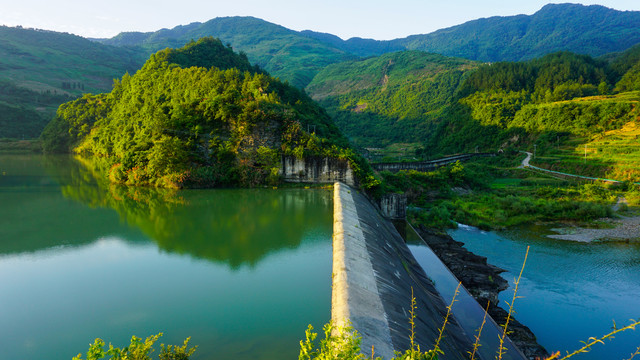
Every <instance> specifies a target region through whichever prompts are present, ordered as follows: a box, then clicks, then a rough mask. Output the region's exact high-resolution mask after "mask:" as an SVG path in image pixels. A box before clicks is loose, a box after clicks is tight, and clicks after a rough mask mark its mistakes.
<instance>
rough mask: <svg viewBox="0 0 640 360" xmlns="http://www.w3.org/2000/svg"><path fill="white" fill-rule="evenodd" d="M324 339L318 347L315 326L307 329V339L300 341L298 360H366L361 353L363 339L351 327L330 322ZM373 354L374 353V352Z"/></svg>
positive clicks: (325, 330)
mask: <svg viewBox="0 0 640 360" xmlns="http://www.w3.org/2000/svg"><path fill="white" fill-rule="evenodd" d="M322 330H323V331H324V339H322V340H320V344H319V345H316V343H315V340H316V338H317V337H318V334H317V333H315V332H313V326H311V325H309V327H308V328H307V331H306V332H305V334H306V339H305V340H304V341H302V340H300V354H299V355H298V360H364V359H366V357H365V356H364V354H362V352H361V351H360V343H361V342H362V338H361V337H360V335H359V334H358V332H357V331H355V330H354V329H353V328H352V327H351V326H344V327H343V326H335V325H334V324H333V323H331V322H329V323H328V324H325V325H324V327H323V329H322ZM372 353H373V352H372Z"/></svg>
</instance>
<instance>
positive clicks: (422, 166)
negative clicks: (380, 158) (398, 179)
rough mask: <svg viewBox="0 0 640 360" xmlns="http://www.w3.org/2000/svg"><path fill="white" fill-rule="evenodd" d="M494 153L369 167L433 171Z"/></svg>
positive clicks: (380, 169)
mask: <svg viewBox="0 0 640 360" xmlns="http://www.w3.org/2000/svg"><path fill="white" fill-rule="evenodd" d="M496 155H497V154H496V153H472V154H460V155H453V156H448V157H445V158H441V159H436V160H430V161H419V162H384V163H374V164H371V166H372V167H373V168H374V169H375V170H376V171H390V172H398V171H400V170H416V171H433V170H435V169H437V168H438V167H440V166H443V165H447V164H451V163H454V162H456V161H467V160H469V159H472V158H475V157H491V156H496Z"/></svg>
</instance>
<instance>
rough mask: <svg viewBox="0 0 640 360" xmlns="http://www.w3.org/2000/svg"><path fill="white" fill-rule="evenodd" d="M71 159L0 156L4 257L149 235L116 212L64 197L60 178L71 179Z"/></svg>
mask: <svg viewBox="0 0 640 360" xmlns="http://www.w3.org/2000/svg"><path fill="white" fill-rule="evenodd" d="M71 163H72V159H70V158H69V157H60V156H56V157H43V156H34V155H2V156H0V174H2V175H0V255H5V254H21V253H35V252H38V251H42V250H45V249H49V248H52V247H59V246H78V245H84V244H89V243H91V242H93V241H95V240H96V239H97V238H99V237H103V236H115V237H119V238H126V239H131V240H132V241H135V240H138V239H141V238H144V237H143V236H141V234H140V231H139V230H136V229H134V228H131V227H126V226H122V225H121V223H122V222H121V221H120V219H119V218H118V216H117V215H116V214H115V213H114V212H113V211H111V210H109V209H104V208H94V209H88V208H87V207H86V206H84V205H82V204H80V203H77V202H75V201H69V200H66V199H65V198H64V197H63V196H62V194H61V193H60V186H59V184H60V183H62V182H63V181H61V179H60V177H61V176H62V177H63V180H64V182H66V183H68V182H69V180H68V178H69V169H70V164H71ZM75 166H76V167H77V166H78V164H77V163H76V164H75ZM45 168H46V169H47V171H45ZM50 169H58V170H57V171H55V172H52V171H49V170H50ZM48 173H49V174H48ZM94 186H95V185H94Z"/></svg>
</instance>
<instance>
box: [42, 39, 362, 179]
mask: <svg viewBox="0 0 640 360" xmlns="http://www.w3.org/2000/svg"><path fill="white" fill-rule="evenodd" d="M204 64H209V66H208V67H204V66H203V65H204ZM310 129H312V130H311V131H309V130H310ZM43 142H44V146H45V150H46V151H49V152H55V151H68V150H73V151H75V152H76V153H79V154H81V155H84V156H91V157H92V158H93V159H95V160H97V161H98V162H100V163H102V166H103V167H104V168H105V171H106V172H107V173H108V177H109V178H110V179H111V180H112V181H114V182H118V183H126V184H138V185H140V184H149V185H154V186H161V187H184V186H191V187H201V186H202V187H211V186H229V185H238V184H240V185H246V186H251V185H257V184H262V183H265V182H277V180H278V168H279V164H280V155H283V154H285V155H295V156H298V157H301V156H305V155H311V154H314V155H332V156H336V157H342V158H353V153H352V152H351V151H350V150H348V149H346V146H347V142H346V140H345V139H344V138H343V137H342V136H341V134H340V132H339V131H338V129H337V128H336V127H335V125H334V124H333V122H332V121H331V119H330V118H329V116H328V115H327V114H326V113H325V112H324V110H323V109H322V108H320V107H319V106H317V105H316V104H315V103H314V102H313V101H312V100H311V99H310V98H308V97H307V96H306V95H305V94H304V93H302V92H301V91H299V90H297V89H295V88H293V87H291V86H289V85H287V84H283V83H282V82H280V81H278V80H276V79H273V78H272V77H270V76H269V75H267V74H266V73H264V72H262V71H260V70H259V69H258V68H256V67H254V66H252V65H251V64H250V63H249V62H248V61H247V59H246V56H243V55H238V54H235V53H234V52H233V50H232V49H231V48H230V47H227V46H225V45H223V44H222V42H221V41H220V40H217V39H213V38H203V39H201V40H199V41H198V42H191V43H189V44H187V45H186V46H185V47H183V48H180V49H177V50H173V49H165V50H162V51H160V52H158V53H156V54H154V55H152V56H151V57H150V59H149V60H148V61H147V62H146V63H145V65H144V66H143V67H142V69H140V70H139V71H138V72H137V73H136V74H134V75H133V76H130V75H128V74H127V75H125V76H124V77H123V78H122V79H121V80H119V81H116V83H115V84H114V88H113V90H112V91H111V93H108V94H100V95H85V96H83V97H82V98H80V99H78V100H76V101H74V102H71V103H66V104H63V105H62V106H60V108H59V110H58V114H57V117H56V118H55V119H54V120H53V121H52V122H51V123H50V124H49V125H48V126H47V128H46V129H45V131H44V133H43ZM354 165H355V164H354ZM356 167H357V166H356ZM356 170H358V169H356Z"/></svg>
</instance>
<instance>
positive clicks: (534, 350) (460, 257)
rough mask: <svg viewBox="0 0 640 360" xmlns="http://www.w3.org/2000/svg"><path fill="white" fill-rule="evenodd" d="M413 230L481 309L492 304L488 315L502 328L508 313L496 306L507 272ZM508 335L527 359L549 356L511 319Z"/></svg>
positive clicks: (446, 239)
mask: <svg viewBox="0 0 640 360" xmlns="http://www.w3.org/2000/svg"><path fill="white" fill-rule="evenodd" d="M416 230H417V231H418V233H419V234H420V236H421V237H422V238H423V239H424V240H425V241H426V242H427V244H428V245H429V247H431V249H432V250H433V252H434V253H435V254H436V255H437V256H438V257H439V258H440V260H442V262H443V263H444V264H445V265H446V266H447V267H448V268H449V269H450V270H451V272H453V274H454V275H455V276H456V277H457V278H458V280H460V281H461V282H462V285H464V287H465V288H466V289H467V290H468V291H469V293H471V295H472V296H473V297H474V298H475V299H476V301H478V303H479V304H480V305H481V306H482V307H485V306H486V305H487V301H490V302H491V305H490V306H489V315H490V316H491V317H492V318H493V320H495V321H496V322H497V323H498V324H500V325H502V324H504V323H505V321H506V318H507V314H508V313H507V311H505V310H504V309H502V308H501V307H499V306H498V301H499V300H498V294H499V293H500V292H501V291H503V290H506V289H507V288H508V287H509V283H508V282H507V280H505V279H504V278H503V277H502V276H500V274H501V273H503V272H505V271H506V270H504V269H501V268H499V267H497V266H494V265H491V264H488V263H487V258H486V257H483V256H479V255H476V254H474V253H472V252H470V251H469V250H467V249H465V248H464V247H463V246H464V243H462V242H459V241H455V240H454V239H453V238H452V237H451V236H449V235H447V234H442V233H436V232H434V231H432V230H430V229H428V228H426V227H424V226H418V228H417V229H416ZM509 331H510V333H509V338H510V339H511V341H513V343H514V344H516V345H517V346H518V347H519V348H520V350H521V351H522V352H523V353H524V354H525V355H526V356H527V357H528V358H529V359H532V360H534V359H538V358H540V359H543V358H545V357H548V356H549V353H548V352H547V351H546V350H545V349H544V348H543V347H542V346H541V345H540V344H538V342H537V340H536V336H535V335H534V334H533V332H532V331H531V330H530V329H529V328H528V327H526V326H525V325H523V324H522V323H520V322H519V321H517V320H516V319H514V318H513V317H511V320H510V321H509Z"/></svg>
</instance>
